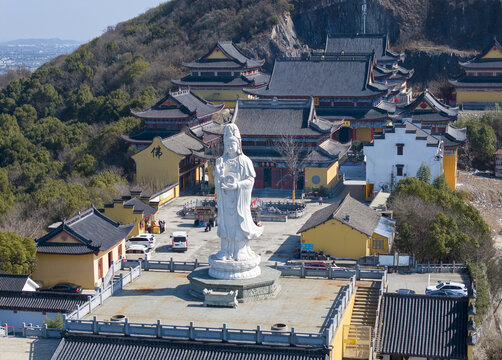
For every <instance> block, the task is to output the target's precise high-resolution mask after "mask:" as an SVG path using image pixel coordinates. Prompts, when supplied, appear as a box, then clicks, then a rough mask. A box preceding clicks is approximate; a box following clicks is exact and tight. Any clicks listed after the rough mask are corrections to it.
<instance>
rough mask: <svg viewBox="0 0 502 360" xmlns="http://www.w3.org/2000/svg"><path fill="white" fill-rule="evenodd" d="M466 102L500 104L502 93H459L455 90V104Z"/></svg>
mask: <svg viewBox="0 0 502 360" xmlns="http://www.w3.org/2000/svg"><path fill="white" fill-rule="evenodd" d="M466 102H481V103H489V102H502V91H459V90H458V89H457V104H463V103H466Z"/></svg>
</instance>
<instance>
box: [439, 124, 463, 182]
mask: <svg viewBox="0 0 502 360" xmlns="http://www.w3.org/2000/svg"><path fill="white" fill-rule="evenodd" d="M466 138H467V128H463V129H459V128H456V127H455V126H452V125H448V127H447V128H446V132H445V133H444V134H443V135H442V136H441V139H442V140H443V148H444V150H443V174H444V177H445V180H446V184H448V186H449V187H450V189H452V190H455V189H456V187H457V162H458V149H459V148H460V147H462V146H464V144H465V141H466Z"/></svg>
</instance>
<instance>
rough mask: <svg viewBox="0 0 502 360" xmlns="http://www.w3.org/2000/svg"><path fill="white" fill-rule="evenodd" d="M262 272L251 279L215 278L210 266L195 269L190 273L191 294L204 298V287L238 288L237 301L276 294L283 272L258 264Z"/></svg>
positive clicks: (227, 290) (210, 288) (219, 288)
mask: <svg viewBox="0 0 502 360" xmlns="http://www.w3.org/2000/svg"><path fill="white" fill-rule="evenodd" d="M258 269H259V271H260V274H259V275H258V276H256V277H253V278H250V279H231V280H228V279H215V278H213V277H212V276H210V274H209V267H202V268H198V269H195V270H194V271H192V272H191V273H190V274H189V275H188V280H189V281H190V290H189V292H190V294H191V295H193V296H195V297H196V298H198V299H201V300H204V289H207V290H213V291H222V292H223V291H224V292H229V291H232V290H233V291H235V290H237V291H238V293H237V301H239V302H240V303H246V302H251V301H257V300H264V299H267V298H271V297H274V296H276V295H277V294H278V293H279V291H280V289H281V286H280V284H279V277H280V276H281V272H280V271H279V270H275V269H272V268H269V267H268V266H258Z"/></svg>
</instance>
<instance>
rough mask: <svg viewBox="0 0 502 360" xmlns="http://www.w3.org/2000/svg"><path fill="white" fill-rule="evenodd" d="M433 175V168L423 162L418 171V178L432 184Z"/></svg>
mask: <svg viewBox="0 0 502 360" xmlns="http://www.w3.org/2000/svg"><path fill="white" fill-rule="evenodd" d="M431 176H432V174H431V168H430V167H429V165H427V164H426V163H425V162H422V165H420V167H419V168H418V171H417V179H418V180H420V181H423V182H424V183H426V184H430V182H431Z"/></svg>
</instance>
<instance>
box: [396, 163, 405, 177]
mask: <svg viewBox="0 0 502 360" xmlns="http://www.w3.org/2000/svg"><path fill="white" fill-rule="evenodd" d="M403 168H404V165H396V175H397V176H403Z"/></svg>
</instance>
